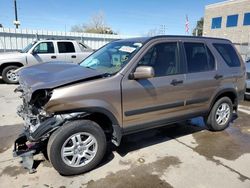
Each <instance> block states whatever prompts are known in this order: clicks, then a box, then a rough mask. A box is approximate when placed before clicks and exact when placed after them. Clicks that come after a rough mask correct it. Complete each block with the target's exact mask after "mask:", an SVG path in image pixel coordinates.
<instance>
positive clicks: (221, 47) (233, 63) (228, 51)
mask: <svg viewBox="0 0 250 188" xmlns="http://www.w3.org/2000/svg"><path fill="white" fill-rule="evenodd" d="M213 45H214V47H215V48H216V50H217V51H218V52H219V54H220V55H221V56H222V58H223V59H224V61H225V62H226V63H227V65H228V66H229V67H240V60H239V57H238V55H237V53H236V52H235V49H234V48H233V47H232V45H230V44H213Z"/></svg>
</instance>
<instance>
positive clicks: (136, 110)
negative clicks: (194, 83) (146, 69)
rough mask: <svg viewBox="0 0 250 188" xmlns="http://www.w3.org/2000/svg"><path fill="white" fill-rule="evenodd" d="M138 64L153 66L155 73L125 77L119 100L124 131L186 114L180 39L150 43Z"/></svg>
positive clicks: (144, 127)
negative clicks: (134, 78)
mask: <svg viewBox="0 0 250 188" xmlns="http://www.w3.org/2000/svg"><path fill="white" fill-rule="evenodd" d="M138 66H152V67H153V68H154V70H155V77H153V78H150V79H141V80H133V79H129V76H128V75H127V76H125V77H124V79H123V81H122V104H123V125H124V130H125V132H134V131H136V130H142V129H147V128H152V127H154V126H159V125H161V123H163V122H165V120H167V119H169V120H171V118H173V117H177V116H182V115H183V114H185V110H184V101H185V98H186V93H185V75H184V72H185V70H184V66H183V61H182V58H180V48H179V43H178V42H177V41H166V42H163V41H162V40H161V41H160V42H155V43H153V44H151V45H150V46H149V47H148V49H147V50H146V51H145V52H144V53H143V54H142V56H141V58H140V60H139V61H138V62H137V63H136V67H138ZM131 72H133V70H132V71H131ZM131 72H129V73H131ZM129 73H128V74H129Z"/></svg>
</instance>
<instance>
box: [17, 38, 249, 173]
mask: <svg viewBox="0 0 250 188" xmlns="http://www.w3.org/2000/svg"><path fill="white" fill-rule="evenodd" d="M19 76H20V86H19V87H18V88H17V89H16V91H19V92H21V93H22V95H21V97H22V99H23V105H21V106H20V107H19V108H18V114H19V115H20V116H21V117H22V118H23V119H24V120H25V130H24V133H23V134H21V135H20V136H19V138H17V140H16V141H15V148H14V155H15V156H21V157H23V159H24V160H23V161H24V162H23V165H24V166H26V168H29V169H30V170H31V172H32V164H33V160H32V157H33V155H34V154H36V153H39V152H43V151H44V150H46V151H47V154H48V158H49V160H50V162H51V163H52V165H53V166H54V168H55V169H56V170H57V171H58V172H59V173H61V174H64V175H73V174H80V173H83V172H86V171H89V170H91V169H93V168H94V167H96V166H97V165H98V163H100V161H101V160H102V158H103V156H104V154H105V152H106V148H107V143H110V141H111V142H112V143H114V144H115V145H116V146H118V145H119V144H120V141H121V138H122V136H123V135H126V134H130V133H134V132H138V131H142V130H146V129H152V128H155V127H160V126H166V125H167V124H171V123H174V122H178V121H183V120H187V119H190V118H193V117H197V116H203V117H204V120H205V122H206V125H207V127H208V129H209V130H212V131H220V130H224V129H225V128H226V127H228V125H229V123H230V121H231V119H232V114H233V112H237V105H238V102H239V100H241V99H243V98H244V90H245V77H246V73H245V66H244V63H243V62H242V60H241V58H240V56H239V54H238V53H237V52H236V50H235V48H234V46H233V44H232V43H231V42H230V41H228V40H225V39H215V38H202V37H186V36H157V37H152V38H134V39H126V40H118V41H114V42H111V43H109V44H107V45H106V46H104V47H103V48H101V49H99V50H98V51H96V52H95V53H93V54H92V55H90V56H89V57H88V58H87V59H85V60H84V61H83V62H81V63H80V64H79V65H75V64H66V63H46V64H40V65H35V66H32V67H28V68H24V69H22V70H20V72H19Z"/></svg>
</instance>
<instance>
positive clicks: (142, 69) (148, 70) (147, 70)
mask: <svg viewBox="0 0 250 188" xmlns="http://www.w3.org/2000/svg"><path fill="white" fill-rule="evenodd" d="M154 76H155V71H154V68H153V67H150V66H139V67H137V68H136V69H135V72H134V73H131V74H130V79H135V80H139V79H147V78H153V77H154Z"/></svg>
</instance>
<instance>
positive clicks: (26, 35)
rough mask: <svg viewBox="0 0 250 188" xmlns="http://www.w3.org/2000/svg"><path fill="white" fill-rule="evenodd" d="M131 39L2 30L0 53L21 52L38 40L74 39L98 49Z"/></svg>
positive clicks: (123, 36)
mask: <svg viewBox="0 0 250 188" xmlns="http://www.w3.org/2000/svg"><path fill="white" fill-rule="evenodd" d="M131 37H134V36H126V35H108V34H91V33H74V32H60V31H47V30H29V29H9V28H0V52H3V51H15V50H21V49H23V48H24V47H25V46H27V45H28V44H29V43H31V42H32V41H34V40H36V39H51V38H54V39H73V40H78V41H82V42H83V43H85V44H87V45H88V46H90V47H91V48H93V49H98V48H100V47H101V46H103V45H105V44H106V43H108V42H110V41H113V40H117V39H122V38H131Z"/></svg>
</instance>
